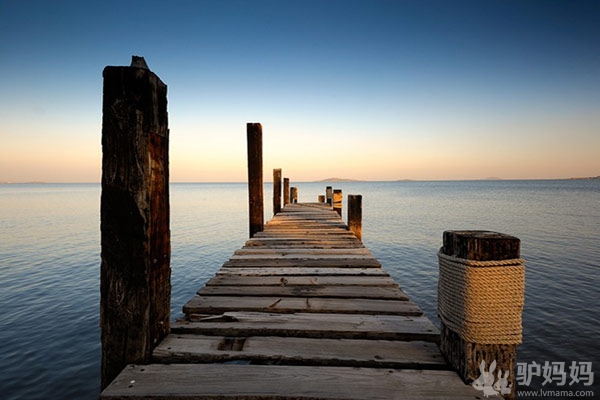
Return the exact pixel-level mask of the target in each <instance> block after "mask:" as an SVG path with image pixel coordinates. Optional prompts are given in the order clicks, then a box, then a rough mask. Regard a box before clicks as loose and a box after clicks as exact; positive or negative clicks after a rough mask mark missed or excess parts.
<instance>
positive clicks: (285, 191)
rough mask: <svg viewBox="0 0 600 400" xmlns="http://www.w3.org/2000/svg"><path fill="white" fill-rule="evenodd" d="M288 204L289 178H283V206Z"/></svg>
mask: <svg viewBox="0 0 600 400" xmlns="http://www.w3.org/2000/svg"><path fill="white" fill-rule="evenodd" d="M287 204H290V178H283V205H284V206H285V205H287Z"/></svg>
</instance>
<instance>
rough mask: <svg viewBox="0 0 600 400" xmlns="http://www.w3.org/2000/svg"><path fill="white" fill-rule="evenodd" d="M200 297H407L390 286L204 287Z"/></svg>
mask: <svg viewBox="0 0 600 400" xmlns="http://www.w3.org/2000/svg"><path fill="white" fill-rule="evenodd" d="M198 294H199V295H201V296H209V295H210V296H268V297H307V298H308V297H336V298H355V299H387V300H403V301H407V300H408V296H407V295H406V294H405V293H404V292H402V291H401V290H400V289H399V288H397V287H391V286H383V287H379V286H321V285H304V286H205V287H203V288H201V289H200V290H198Z"/></svg>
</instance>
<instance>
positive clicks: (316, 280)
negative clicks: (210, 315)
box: [206, 274, 398, 287]
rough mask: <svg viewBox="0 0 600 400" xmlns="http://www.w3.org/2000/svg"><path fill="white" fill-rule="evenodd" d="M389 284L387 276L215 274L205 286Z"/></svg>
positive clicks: (393, 282) (392, 281) (395, 284)
mask: <svg viewBox="0 0 600 400" xmlns="http://www.w3.org/2000/svg"><path fill="white" fill-rule="evenodd" d="M305 285H310V286H315V285H320V286H391V287H398V284H397V283H396V281H394V280H393V279H392V278H391V277H389V276H361V275H353V276H319V275H316V274H315V275H312V276H311V275H295V276H287V277H285V278H284V277H278V276H243V277H242V276H231V275H217V276H215V277H213V278H212V279H210V280H209V281H208V282H206V286H305Z"/></svg>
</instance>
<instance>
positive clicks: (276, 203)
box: [273, 168, 281, 215]
mask: <svg viewBox="0 0 600 400" xmlns="http://www.w3.org/2000/svg"><path fill="white" fill-rule="evenodd" d="M279 212H281V168H275V169H274V170H273V215H275V214H278V213H279Z"/></svg>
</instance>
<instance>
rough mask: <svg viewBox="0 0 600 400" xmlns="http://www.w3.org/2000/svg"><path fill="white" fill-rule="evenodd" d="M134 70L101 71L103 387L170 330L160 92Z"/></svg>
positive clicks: (163, 97)
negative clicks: (102, 77)
mask: <svg viewBox="0 0 600 400" xmlns="http://www.w3.org/2000/svg"><path fill="white" fill-rule="evenodd" d="M142 60H143V59H142ZM134 61H135V60H134ZM136 65H141V66H142V67H106V68H105V69H104V72H103V76H104V93H103V105H102V196H101V231H102V233H101V241H102V265H101V283H100V292H101V300H100V319H101V329H102V382H101V385H102V387H106V386H107V385H108V384H109V383H110V381H112V380H113V379H114V378H115V377H116V376H117V375H118V374H119V372H120V371H121V370H122V369H123V367H125V366H126V365H127V364H128V363H137V362H147V361H149V360H150V355H151V352H152V349H153V348H154V346H155V345H156V344H157V343H158V342H159V341H160V340H161V339H162V338H163V337H164V336H165V335H166V334H167V333H168V331H169V318H170V298H171V283H170V277H171V269H170V256H171V243H170V231H169V169H168V168H169V129H168V120H167V86H166V85H165V84H164V83H163V82H162V81H161V80H160V79H159V78H158V76H156V75H155V74H154V73H153V72H151V71H150V70H148V69H147V68H144V67H143V66H145V62H143V63H141V61H138V62H137V63H136Z"/></svg>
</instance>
